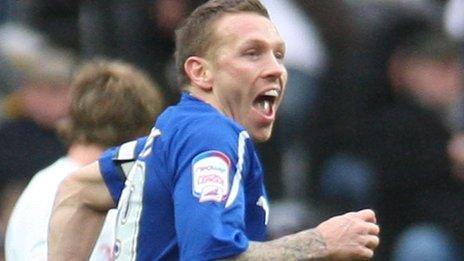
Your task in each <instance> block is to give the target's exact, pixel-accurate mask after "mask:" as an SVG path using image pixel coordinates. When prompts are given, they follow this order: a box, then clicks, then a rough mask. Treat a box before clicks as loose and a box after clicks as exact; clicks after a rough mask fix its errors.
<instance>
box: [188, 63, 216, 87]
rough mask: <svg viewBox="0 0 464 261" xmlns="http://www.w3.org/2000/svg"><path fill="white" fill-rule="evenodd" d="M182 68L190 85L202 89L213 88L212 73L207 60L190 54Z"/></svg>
mask: <svg viewBox="0 0 464 261" xmlns="http://www.w3.org/2000/svg"><path fill="white" fill-rule="evenodd" d="M184 70H185V72H186V74H187V76H188V77H189V78H190V81H191V83H192V85H195V86H198V87H200V88H201V89H203V90H204V91H211V89H212V88H213V84H212V73H211V71H210V68H209V64H208V61H206V60H205V59H203V58H201V57H198V56H190V57H189V58H187V60H186V61H185V63H184Z"/></svg>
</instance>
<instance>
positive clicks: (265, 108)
mask: <svg viewBox="0 0 464 261" xmlns="http://www.w3.org/2000/svg"><path fill="white" fill-rule="evenodd" d="M256 107H257V108H258V110H260V111H261V112H262V113H263V114H266V115H269V114H271V103H270V102H269V101H268V100H261V101H259V102H258V106H256Z"/></svg>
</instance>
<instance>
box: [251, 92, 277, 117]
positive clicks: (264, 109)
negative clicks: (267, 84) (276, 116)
mask: <svg viewBox="0 0 464 261" xmlns="http://www.w3.org/2000/svg"><path fill="white" fill-rule="evenodd" d="M277 97H279V92H278V91H277V90H269V91H267V92H265V93H263V94H261V95H259V96H258V97H257V98H256V99H255V100H254V102H253V107H255V108H256V109H257V110H258V111H259V112H261V113H262V114H264V115H266V116H272V114H273V107H274V106H273V105H274V103H275V102H276V101H277Z"/></svg>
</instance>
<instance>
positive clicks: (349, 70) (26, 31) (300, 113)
mask: <svg viewBox="0 0 464 261" xmlns="http://www.w3.org/2000/svg"><path fill="white" fill-rule="evenodd" d="M202 2H203V1H201V0H106V1H95V0H81V1H69V0H0V191H1V192H0V195H1V197H0V245H2V242H3V235H4V230H5V226H6V223H7V221H8V217H9V212H10V210H11V207H12V206H13V204H14V202H15V201H16V199H17V196H18V195H19V194H20V193H21V192H22V189H23V188H24V186H25V184H27V182H28V181H29V179H30V178H31V177H32V175H34V174H35V173H36V172H37V171H38V170H40V169H42V168H44V167H46V166H48V165H49V164H51V163H52V162H54V161H55V160H56V159H58V158H59V157H60V156H62V155H64V154H65V152H66V148H65V145H64V144H63V142H62V140H61V139H60V138H59V137H58V136H57V134H56V132H55V126H56V124H58V123H59V121H60V119H62V118H63V117H64V116H65V115H66V113H67V107H68V98H67V97H68V83H69V77H70V75H71V74H72V72H73V69H74V68H75V67H76V65H78V64H79V63H80V62H82V61H84V60H86V59H90V58H95V57H107V58H115V59H121V60H123V61H126V62H130V63H133V64H135V65H137V66H139V67H141V68H143V69H144V70H146V71H147V72H148V73H149V74H150V75H151V76H152V78H153V79H154V80H156V81H157V82H158V83H159V84H160V85H161V86H162V87H163V91H164V96H165V97H166V98H167V99H168V102H167V103H168V104H172V103H175V102H176V101H177V97H178V93H179V91H180V89H179V86H177V85H176V79H175V70H174V63H173V53H172V52H173V49H174V41H173V33H174V29H175V28H176V26H177V25H178V24H179V23H181V22H182V20H183V19H184V17H185V16H186V15H188V14H189V13H190V11H191V10H192V9H193V8H195V7H196V6H197V5H198V4H201V3H202ZM262 2H263V3H264V4H265V5H266V6H267V7H268V9H269V11H270V15H271V18H272V19H273V21H274V23H275V24H276V25H277V27H278V29H279V31H280V33H281V35H282V36H283V38H284V39H285V41H286V43H287V55H286V65H287V68H288V71H289V77H290V78H289V83H288V88H287V93H286V97H285V99H284V102H283V104H282V106H281V109H280V111H279V114H280V115H279V118H278V121H277V126H276V129H275V134H274V136H273V138H272V139H271V140H270V141H269V142H268V143H265V144H259V145H258V148H259V150H260V152H261V156H262V160H263V164H264V169H265V173H266V174H265V177H266V183H267V187H268V193H269V197H270V200H271V220H270V222H271V223H270V226H269V230H270V234H269V236H270V238H274V237H278V236H281V235H284V234H286V233H289V232H294V231H296V230H299V229H302V228H306V227H310V226H314V225H317V224H318V223H319V222H320V221H322V220H323V219H326V218H328V217H330V216H332V215H335V214H341V213H344V212H345V211H352V210H359V209H361V208H372V209H374V210H375V211H376V212H377V215H378V222H379V223H380V226H381V229H382V233H381V246H380V248H379V250H378V252H377V254H376V260H464V253H462V251H463V249H464V78H463V76H464V71H463V68H464V67H463V59H464V52H463V48H464V0H285V1H284V0H262ZM25 236H26V235H25ZM1 249H3V246H2V248H1ZM1 259H2V257H1V255H0V260H1Z"/></svg>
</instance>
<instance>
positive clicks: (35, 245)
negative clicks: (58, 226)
mask: <svg viewBox="0 0 464 261" xmlns="http://www.w3.org/2000/svg"><path fill="white" fill-rule="evenodd" d="M79 167H81V166H80V165H79V164H77V163H76V162H73V161H72V160H71V159H69V158H67V157H63V158H60V159H59V160H57V161H56V162H55V163H53V164H52V165H50V166H49V167H47V168H45V169H43V170H41V171H39V172H38V173H37V174H36V175H35V176H34V177H33V178H32V180H31V181H30V182H29V184H28V185H27V187H26V189H25V190H24V191H23V193H22V194H21V196H20V197H19V199H18V201H17V202H16V205H15V207H14V209H13V212H12V213H11V216H10V220H9V222H8V227H7V231H6V237H5V257H6V260H7V261H30V260H47V237H48V223H49V220H50V215H51V212H52V208H53V203H54V200H55V194H56V191H57V189H58V185H59V184H60V183H61V181H63V179H64V178H65V177H66V176H67V175H69V174H70V173H71V172H73V171H74V170H76V169H78V168H79ZM116 214H117V212H116V210H110V212H108V215H107V217H106V220H105V224H104V226H103V229H102V232H101V234H100V236H99V238H98V240H97V243H96V245H95V249H94V250H93V253H92V255H91V257H90V260H94V261H96V260H99V261H102V260H113V258H112V248H113V240H114V239H113V238H114V227H115V220H116Z"/></svg>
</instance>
